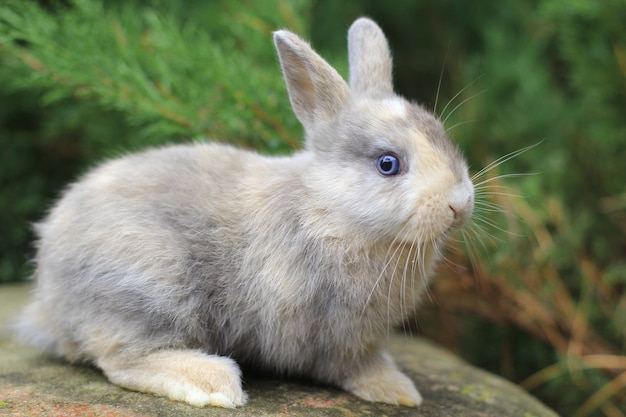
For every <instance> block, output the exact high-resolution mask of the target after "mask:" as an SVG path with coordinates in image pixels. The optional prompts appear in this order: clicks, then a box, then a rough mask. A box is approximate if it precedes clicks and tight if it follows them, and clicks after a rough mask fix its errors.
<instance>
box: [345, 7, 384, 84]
mask: <svg viewBox="0 0 626 417" xmlns="http://www.w3.org/2000/svg"><path fill="white" fill-rule="evenodd" d="M348 57H349V61H350V88H351V89H352V92H353V93H355V94H364V95H368V96H384V95H389V94H392V93H393V82H392V74H391V71H392V63H391V52H390V51H389V45H388V44H387V39H386V38H385V35H384V33H383V31H382V30H381V29H380V27H378V25H377V24H376V23H374V22H373V21H372V20H370V19H367V18H364V17H362V18H360V19H357V20H356V21H355V22H354V23H353V24H352V26H351V27H350V30H349V31H348Z"/></svg>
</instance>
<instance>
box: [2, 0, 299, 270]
mask: <svg viewBox="0 0 626 417" xmlns="http://www.w3.org/2000/svg"><path fill="white" fill-rule="evenodd" d="M308 7H309V6H308V3H307V2H306V1H297V2H288V1H280V0H265V1H246V2H227V1H221V2H201V1H198V2H169V1H165V0H164V1H146V2H124V1H120V2H115V1H111V2H106V3H105V2H100V1H89V0H77V1H73V2H71V3H69V5H68V4H66V3H54V7H52V8H51V9H48V8H44V7H40V6H39V5H38V4H37V3H36V2H23V1H19V0H17V1H7V2H4V3H3V4H2V6H0V80H1V81H0V85H2V87H1V88H0V102H2V103H3V105H2V106H0V121H1V124H0V141H1V142H0V145H1V152H0V158H2V160H1V161H2V165H1V167H2V168H1V171H0V175H1V178H2V188H1V189H0V216H1V217H2V219H3V221H2V222H1V223H0V224H1V226H0V227H1V228H2V229H1V230H0V232H1V235H2V236H3V239H2V240H1V243H0V245H1V248H2V251H1V253H2V258H1V259H0V282H3V281H13V280H19V279H23V278H24V277H25V276H27V269H28V266H27V263H26V261H27V260H28V258H29V257H30V256H31V255H30V253H31V249H29V248H30V245H29V242H30V241H31V240H32V235H31V233H30V229H29V226H28V225H29V223H30V222H32V221H35V220H37V219H39V218H41V216H42V215H43V212H44V210H45V208H46V207H48V206H49V204H50V201H51V200H52V198H53V197H56V196H57V195H58V193H59V190H60V188H61V187H62V185H63V184H65V183H67V182H69V181H70V180H72V179H73V178H75V177H76V175H77V173H79V172H81V171H82V170H84V169H85V168H86V167H87V166H88V165H91V164H93V163H94V161H97V160H99V159H101V158H102V157H103V156H115V155H117V154H119V153H120V152H122V151H128V150H132V149H136V148H140V147H145V146H148V145H158V144H162V143H165V142H171V141H179V140H190V139H192V138H197V137H210V138H212V139H215V140H223V141H228V142H232V143H237V144H239V145H241V146H246V147H253V148H256V149H259V150H261V151H264V152H272V153H277V152H286V151H288V150H289V149H293V148H296V147H298V146H299V141H298V137H299V135H300V127H299V125H298V124H297V122H296V119H295V117H293V114H292V113H291V111H290V107H289V104H288V99H287V95H286V91H285V87H284V84H283V81H282V77H281V75H280V71H279V67H278V63H277V59H276V57H275V53H274V49H273V45H272V42H271V31H272V30H274V29H276V28H278V27H291V28H293V30H296V31H299V32H302V33H306V26H305V24H304V20H302V17H303V16H306V15H307V9H308Z"/></svg>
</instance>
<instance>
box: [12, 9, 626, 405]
mask: <svg viewBox="0 0 626 417" xmlns="http://www.w3.org/2000/svg"><path fill="white" fill-rule="evenodd" d="M40 3H41V4H48V3H49V2H43V1H42V2H40ZM37 4H38V3H37V2H34V1H19V0H5V1H4V2H3V3H2V5H0V103H1V105H0V181H1V182H0V185H1V188H0V217H1V218H2V222H0V228H1V229H0V236H2V239H1V240H0V245H1V246H0V253H1V254H2V257H1V258H0V282H2V281H11V280H17V279H20V278H22V277H24V276H26V275H27V268H28V267H27V266H26V265H27V263H26V260H27V259H28V257H29V256H30V253H31V252H30V250H29V249H28V247H29V246H28V242H29V241H30V240H31V239H32V236H31V235H30V232H29V229H28V223H29V222H31V221H35V220H37V219H39V218H41V216H42V214H43V212H44V210H45V208H46V207H47V206H48V205H49V204H50V201H52V199H53V198H54V197H55V196H57V195H58V192H59V190H60V188H61V187H62V186H63V184H65V183H67V182H68V181H70V180H71V179H73V178H75V176H76V175H77V174H78V173H80V172H82V171H84V169H86V167H87V166H89V165H91V164H93V163H94V161H97V160H99V159H101V158H102V157H108V156H115V155H116V154H118V153H120V152H122V151H126V150H132V149H136V148H140V147H145V146H148V145H158V144H161V143H164V142H169V141H180V140H190V139H192V138H196V137H202V136H207V137H211V138H213V139H216V140H223V141H228V142H232V143H236V144H238V145H240V146H245V147H252V148H256V149H259V150H261V151H263V152H271V153H276V152H287V151H289V150H290V149H293V148H296V147H298V146H299V141H298V138H299V136H300V134H301V128H300V127H299V126H298V124H297V122H296V119H295V117H294V116H293V115H292V113H291V110H290V108H289V105H288V100H287V95H286V92H285V88H284V86H283V82H282V79H281V76H280V72H279V70H278V65H277V60H276V57H275V53H274V50H273V46H272V44H271V36H270V33H271V31H272V30H274V29H276V28H279V27H288V28H290V29H292V30H294V31H296V32H298V33H300V34H303V35H305V37H306V34H307V33H308V32H309V28H310V33H311V37H312V42H313V44H314V46H315V47H316V48H317V49H318V50H320V51H321V52H322V54H323V55H324V56H325V57H327V58H329V61H331V62H332V63H333V65H335V66H336V67H337V68H338V69H339V70H340V72H341V73H343V74H344V75H347V74H346V73H347V70H346V58H345V53H346V45H345V36H346V33H345V31H346V29H347V27H348V26H349V24H350V23H351V22H352V21H353V20H354V18H356V17H358V16H360V15H369V16H371V17H373V18H374V19H375V20H377V21H378V22H379V23H380V24H381V26H382V27H383V29H384V30H385V32H386V33H387V35H388V36H389V39H390V44H391V47H392V49H393V52H394V60H395V68H394V75H395V82H396V87H397V90H398V91H399V92H400V93H401V94H403V95H405V96H408V97H410V98H413V99H416V100H417V101H419V102H421V103H424V104H425V105H426V106H427V107H429V108H434V109H436V110H437V112H438V113H439V114H440V117H441V118H442V119H443V120H445V124H446V126H447V127H448V129H449V132H450V134H451V136H453V138H454V140H455V141H456V142H458V143H459V144H460V146H461V147H462V148H463V150H464V152H465V154H466V155H467V157H468V160H469V161H470V164H471V166H472V167H473V169H474V171H478V170H479V169H480V168H481V167H482V166H485V165H487V164H489V163H490V162H491V161H494V160H495V159H496V158H498V157H500V156H502V155H505V154H508V153H510V152H514V151H516V150H518V149H521V148H524V147H526V146H529V145H533V144H537V146H535V147H533V148H532V149H530V150H528V151H527V152H525V153H523V154H521V155H520V156H517V157H515V158H513V159H511V160H509V161H507V162H506V163H504V164H502V165H500V166H498V167H497V168H495V169H494V170H492V171H491V172H489V173H487V174H486V175H483V176H481V178H479V179H478V180H477V182H480V181H482V180H485V181H488V182H486V183H484V184H482V185H481V186H482V187H484V188H483V189H482V190H481V191H482V196H481V200H482V201H485V204H497V205H499V206H500V207H502V208H503V210H504V211H505V213H497V212H490V211H488V210H489V209H491V208H493V206H490V205H481V206H479V207H478V213H477V219H478V220H477V222H479V223H480V224H482V225H483V228H484V229H485V233H482V232H478V233H479V234H478V235H477V236H473V235H472V233H470V234H469V237H470V238H471V239H470V244H471V245H470V247H469V248H465V249H464V250H463V249H462V248H458V249H459V250H458V251H453V252H452V253H451V255H450V258H451V259H452V260H453V261H454V263H456V264H458V265H462V266H464V267H465V268H457V269H456V270H452V269H454V267H450V266H448V268H444V270H443V271H442V274H441V275H442V276H441V277H439V278H438V279H437V280H436V281H435V283H434V287H433V297H434V298H435V301H436V305H435V306H428V305H427V306H425V307H424V309H423V311H422V312H421V314H422V316H421V317H422V318H421V319H420V324H421V326H422V328H423V331H424V332H426V333H427V334H428V335H429V336H430V337H433V338H435V339H437V340H439V341H441V342H442V343H445V344H447V346H448V347H450V348H451V349H455V350H457V351H459V352H460V353H461V354H463V355H464V356H465V357H466V358H468V359H469V360H471V361H472V362H474V363H477V364H479V365H481V366H483V367H486V368H488V369H491V370H494V371H498V372H500V373H501V374H503V375H506V376H507V377H509V378H510V379H512V380H514V381H517V382H521V381H523V382H522V383H523V385H524V386H525V387H527V388H528V389H531V390H533V391H532V392H533V393H535V394H537V395H539V396H540V397H541V398H542V399H543V400H544V401H546V402H548V403H549V404H550V405H552V406H553V407H555V408H556V409H557V411H559V412H560V413H561V414H563V415H576V416H577V417H582V416H602V415H611V416H623V415H624V413H623V412H622V411H620V405H623V402H624V401H626V399H625V394H624V391H625V390H624V389H623V385H622V386H621V390H620V385H619V384H620V383H622V382H620V381H621V380H620V379H619V378H620V375H622V376H621V378H622V379H623V375H624V374H623V373H622V374H619V372H620V371H621V372H623V370H624V365H623V363H624V357H625V356H624V354H625V349H626V346H625V344H626V333H625V329H626V296H625V295H624V293H625V291H624V290H625V289H626V260H625V257H624V254H626V188H625V185H624V184H625V183H624V178H626V164H624V162H623V161H625V160H626V147H625V146H624V145H625V143H626V121H625V119H624V115H625V114H626V25H625V24H624V22H625V21H626V3H624V1H623V0H604V1H594V0H568V1H564V0H543V1H539V0H517V1H510V2H497V1H485V2H481V4H480V7H477V5H476V4H475V3H472V2H458V1H456V0H439V1H427V0H423V1H415V0H398V1H394V2H393V5H392V6H390V4H389V3H386V2H380V1H378V0H360V1H356V2H336V1H334V0H332V1H331V0H316V1H307V0H300V1H287V0H260V1H252V0H239V1H226V0H222V1H199V0H198V1H167V0H134V1H123V0H115V1H113V0H110V1H106V2H104V1H98V0H73V1H71V2H70V1H66V2H58V3H54V2H53V3H52V6H47V7H40V6H38V5H37ZM515 173H535V175H529V176H524V177H518V178H515V177H506V175H509V174H515ZM498 175H503V176H505V177H503V178H494V177H497V176H498ZM498 187H506V188H498ZM508 194H517V195H521V196H523V197H524V198H519V197H511V196H509V195H508ZM500 229H503V230H506V231H508V232H504V231H502V230H500ZM472 236H473V237H472ZM472 253H473V256H471V255H472ZM470 258H472V259H470ZM431 323H432V324H431ZM486 345H487V346H486ZM598 354H601V355H602V358H600V357H598V356H597V355H598ZM600 359H602V360H604V362H602V361H600ZM620 413H621V414H620Z"/></svg>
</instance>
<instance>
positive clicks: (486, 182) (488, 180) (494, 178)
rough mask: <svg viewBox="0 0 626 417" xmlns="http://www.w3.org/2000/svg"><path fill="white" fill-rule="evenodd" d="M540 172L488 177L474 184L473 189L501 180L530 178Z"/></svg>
mask: <svg viewBox="0 0 626 417" xmlns="http://www.w3.org/2000/svg"><path fill="white" fill-rule="evenodd" d="M539 174H540V172H525V173H515V174H501V175H497V176H495V177H490V178H487V179H485V180H482V181H481V182H478V183H476V184H474V187H477V186H481V185H483V184H488V183H490V182H492V181H497V180H501V179H503V178H520V177H531V176H533V175H539Z"/></svg>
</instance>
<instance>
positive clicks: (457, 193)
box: [448, 180, 474, 227]
mask: <svg viewBox="0 0 626 417" xmlns="http://www.w3.org/2000/svg"><path fill="white" fill-rule="evenodd" d="M448 207H449V208H450V210H452V213H453V216H454V224H453V225H454V226H455V227H459V226H461V225H462V224H463V223H465V221H466V220H467V219H468V218H469V216H470V215H471V214H472V210H473V208H474V187H473V186H472V183H471V182H470V181H469V180H465V181H462V182H460V183H458V184H456V185H455V186H454V188H453V189H452V192H451V193H450V200H449V201H448Z"/></svg>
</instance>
